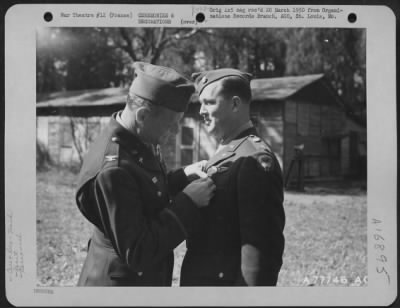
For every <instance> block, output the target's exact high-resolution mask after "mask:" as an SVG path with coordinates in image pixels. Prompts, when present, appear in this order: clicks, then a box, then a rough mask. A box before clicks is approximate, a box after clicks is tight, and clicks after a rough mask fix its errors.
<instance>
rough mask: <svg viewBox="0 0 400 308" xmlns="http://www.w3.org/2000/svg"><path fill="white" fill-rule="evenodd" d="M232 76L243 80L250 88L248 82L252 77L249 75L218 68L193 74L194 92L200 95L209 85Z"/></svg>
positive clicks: (230, 69)
mask: <svg viewBox="0 0 400 308" xmlns="http://www.w3.org/2000/svg"><path fill="white" fill-rule="evenodd" d="M232 76H236V77H240V78H241V79H243V82H245V83H246V84H248V86H249V87H250V80H251V78H252V75H251V74H249V73H244V72H241V71H239V70H236V69H233V68H220V69H217V70H212V71H204V72H200V73H193V74H192V79H193V80H194V84H195V86H196V90H197V92H198V94H199V95H200V94H201V92H202V91H203V90H204V88H205V87H206V86H208V85H209V84H211V83H213V82H216V81H218V80H220V79H222V78H225V77H232Z"/></svg>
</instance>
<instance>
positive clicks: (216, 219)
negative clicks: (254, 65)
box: [181, 69, 285, 286]
mask: <svg viewBox="0 0 400 308" xmlns="http://www.w3.org/2000/svg"><path fill="white" fill-rule="evenodd" d="M192 77H193V78H194V79H195V85H196V87H197V90H198V93H199V99H200V102H201V109H200V114H201V115H202V116H203V118H204V123H205V127H206V129H207V130H208V132H209V133H210V134H212V135H214V136H215V137H216V139H217V140H218V141H219V143H220V146H219V148H218V149H217V153H216V154H215V155H214V156H213V157H211V158H210V160H209V161H208V163H207V165H206V166H205V171H206V172H207V173H208V175H209V176H211V177H212V179H213V180H214V182H215V184H216V186H217V191H216V194H215V196H214V197H213V199H211V203H210V206H209V207H206V208H203V209H201V215H202V217H203V218H204V220H205V223H204V224H203V229H202V230H200V232H195V233H194V234H193V235H192V237H191V238H189V239H188V240H187V253H186V255H185V258H184V261H183V265H182V270H181V285H182V286H233V285H239V286H274V285H276V283H277V279H278V273H279V271H280V268H281V265H282V254H283V249H284V236H283V228H284V223H285V215H284V210H283V204H282V203H283V183H282V172H281V169H280V166H279V163H278V161H277V159H276V157H275V155H274V154H273V153H272V151H271V149H270V147H269V146H268V144H267V143H265V142H264V141H263V140H261V138H260V137H258V136H257V132H256V130H255V128H254V127H253V125H252V124H251V122H250V116H249V108H250V100H251V90H250V78H251V76H250V75H249V74H246V73H242V72H240V71H238V70H234V69H218V70H213V71H206V72H202V73H196V74H193V76H192Z"/></svg>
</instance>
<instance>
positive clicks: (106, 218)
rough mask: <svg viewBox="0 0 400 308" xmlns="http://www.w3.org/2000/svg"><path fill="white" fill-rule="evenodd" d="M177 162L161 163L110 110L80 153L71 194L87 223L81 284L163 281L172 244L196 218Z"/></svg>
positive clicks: (168, 269)
mask: <svg viewBox="0 0 400 308" xmlns="http://www.w3.org/2000/svg"><path fill="white" fill-rule="evenodd" d="M186 184H187V178H186V175H185V174H184V172H183V170H182V169H180V170H178V171H176V172H174V173H170V174H168V175H167V174H166V173H165V170H164V168H163V165H162V164H160V161H159V159H158V158H157V157H156V155H154V154H153V152H152V151H151V149H149V148H148V147H147V146H146V145H144V144H143V143H142V142H141V141H140V140H139V139H138V138H137V137H136V136H135V135H134V134H132V133H130V132H129V131H127V130H126V129H125V128H123V127H122V126H121V125H120V124H119V123H118V122H117V121H116V119H115V114H114V115H113V117H112V118H111V121H110V123H109V125H108V126H107V127H106V129H105V130H104V131H103V133H102V134H101V135H100V136H99V138H98V139H97V140H96V141H95V142H94V144H93V145H92V146H91V148H90V150H89V152H88V154H87V155H86V157H85V159H84V163H83V166H82V169H81V173H80V178H79V181H78V188H77V194H76V202H77V205H78V207H79V209H80V211H81V212H82V214H83V215H84V216H85V217H86V218H87V219H88V220H89V221H90V222H91V223H92V224H93V225H94V232H93V236H92V237H91V240H90V245H89V249H88V254H87V257H86V260H85V263H84V265H83V268H82V272H81V275H80V278H79V282H78V285H80V286H169V285H171V282H172V269H173V249H174V248H175V247H176V246H177V245H178V244H179V243H181V242H182V241H183V240H184V239H185V238H186V236H187V234H188V233H190V232H191V229H192V228H193V227H194V226H195V225H196V223H197V222H198V221H199V216H198V215H199V212H198V211H199V210H198V209H197V207H196V205H195V204H194V203H193V201H192V200H191V199H190V198H189V197H188V196H187V195H186V194H184V193H182V192H179V191H181V190H182V189H183V188H184V187H185V186H186Z"/></svg>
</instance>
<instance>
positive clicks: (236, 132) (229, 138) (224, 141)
mask: <svg viewBox="0 0 400 308" xmlns="http://www.w3.org/2000/svg"><path fill="white" fill-rule="evenodd" d="M251 127H253V123H251V121H250V120H249V121H248V122H246V123H244V124H243V125H241V126H239V127H238V128H237V129H235V130H234V131H233V132H232V133H230V134H229V135H228V136H227V137H226V138H224V139H222V140H221V142H220V144H222V145H224V144H228V143H229V142H231V141H232V140H233V139H235V137H237V136H238V135H239V134H240V133H241V132H243V131H245V130H246V129H249V128H251Z"/></svg>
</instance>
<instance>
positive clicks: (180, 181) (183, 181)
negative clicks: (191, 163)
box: [168, 168, 189, 196]
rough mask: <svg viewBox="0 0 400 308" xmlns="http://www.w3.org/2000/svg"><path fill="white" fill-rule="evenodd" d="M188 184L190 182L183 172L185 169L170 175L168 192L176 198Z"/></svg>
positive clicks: (172, 172)
mask: <svg viewBox="0 0 400 308" xmlns="http://www.w3.org/2000/svg"><path fill="white" fill-rule="evenodd" d="M188 184H189V180H188V178H187V176H186V174H185V172H184V171H183V168H180V169H177V170H174V171H171V172H169V173H168V191H169V192H170V194H171V195H172V196H176V195H177V194H178V193H179V192H181V191H182V190H183V189H184V188H185V187H186V186H187V185H188Z"/></svg>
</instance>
